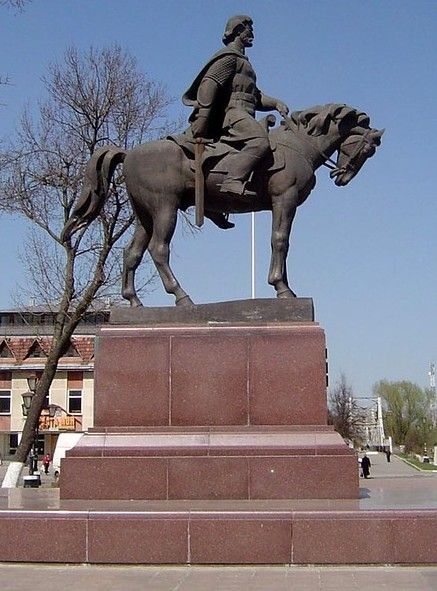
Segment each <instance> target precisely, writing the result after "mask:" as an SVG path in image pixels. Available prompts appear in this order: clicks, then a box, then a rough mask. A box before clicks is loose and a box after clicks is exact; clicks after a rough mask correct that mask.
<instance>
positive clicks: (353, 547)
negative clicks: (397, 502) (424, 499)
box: [293, 511, 437, 564]
mask: <svg viewBox="0 0 437 591" xmlns="http://www.w3.org/2000/svg"><path fill="white" fill-rule="evenodd" d="M408 513H410V515H408V514H407V513H406V512H403V511H366V512H365V511H362V512H319V513H318V514H317V513H314V514H312V515H306V516H305V515H303V514H300V515H298V516H296V517H295V518H294V520H293V548H294V555H293V556H294V562H295V563H296V564H308V563H311V564H367V563H370V564H372V563H374V564H394V563H405V564H408V563H421V562H422V563H436V562H437V512H436V511H430V515H429V518H426V516H425V515H424V512H420V514H419V513H417V514H416V515H414V514H413V515H411V512H408Z"/></svg>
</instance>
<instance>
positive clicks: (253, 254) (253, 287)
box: [252, 211, 255, 300]
mask: <svg viewBox="0 0 437 591" xmlns="http://www.w3.org/2000/svg"><path fill="white" fill-rule="evenodd" d="M252 299H253V300H254V299H255V212H254V211H252Z"/></svg>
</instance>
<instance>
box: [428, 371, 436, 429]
mask: <svg viewBox="0 0 437 591" xmlns="http://www.w3.org/2000/svg"><path fill="white" fill-rule="evenodd" d="M428 376H429V387H430V388H431V390H432V392H433V393H434V397H433V401H432V405H431V412H432V422H433V424H434V426H435V425H436V423H437V391H436V387H435V363H434V362H431V363H430V364H429V372H428Z"/></svg>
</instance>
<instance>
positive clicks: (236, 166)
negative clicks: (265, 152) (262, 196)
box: [220, 151, 261, 197]
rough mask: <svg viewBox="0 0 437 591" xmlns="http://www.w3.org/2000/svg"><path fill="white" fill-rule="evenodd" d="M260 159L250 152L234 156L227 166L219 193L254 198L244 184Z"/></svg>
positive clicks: (253, 193)
mask: <svg viewBox="0 0 437 591" xmlns="http://www.w3.org/2000/svg"><path fill="white" fill-rule="evenodd" d="M260 160H261V158H260V157H259V156H255V155H254V154H251V153H250V152H244V151H243V152H240V153H239V154H235V156H234V157H233V158H232V160H230V161H229V164H228V173H227V175H226V178H225V180H224V181H223V183H222V185H221V187H220V193H227V194H231V195H236V196H238V197H243V196H244V197H256V193H255V192H254V191H250V190H249V189H247V188H246V182H247V179H248V178H249V175H250V173H251V172H252V171H253V170H254V168H255V167H256V166H257V164H258V163H259V162H260Z"/></svg>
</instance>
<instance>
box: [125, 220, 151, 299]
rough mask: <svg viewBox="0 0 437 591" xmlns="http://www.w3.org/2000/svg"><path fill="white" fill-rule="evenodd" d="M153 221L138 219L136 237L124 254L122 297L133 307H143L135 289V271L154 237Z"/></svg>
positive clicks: (134, 236)
mask: <svg viewBox="0 0 437 591" xmlns="http://www.w3.org/2000/svg"><path fill="white" fill-rule="evenodd" d="M152 231H153V224H152V220H151V219H144V218H143V219H142V220H140V219H137V224H136V227H135V231H134V235H133V237H132V240H131V241H130V243H129V244H128V245H127V246H126V248H125V249H124V252H123V279H122V290H121V295H122V296H123V297H124V298H125V299H126V300H128V301H129V302H130V305H131V306H132V307H138V306H142V305H143V304H142V303H141V300H140V299H139V297H138V295H137V292H136V289H135V271H136V270H137V268H138V265H139V264H140V263H141V261H142V259H143V256H144V253H145V251H146V248H147V247H148V245H149V242H150V238H151V236H152Z"/></svg>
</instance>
